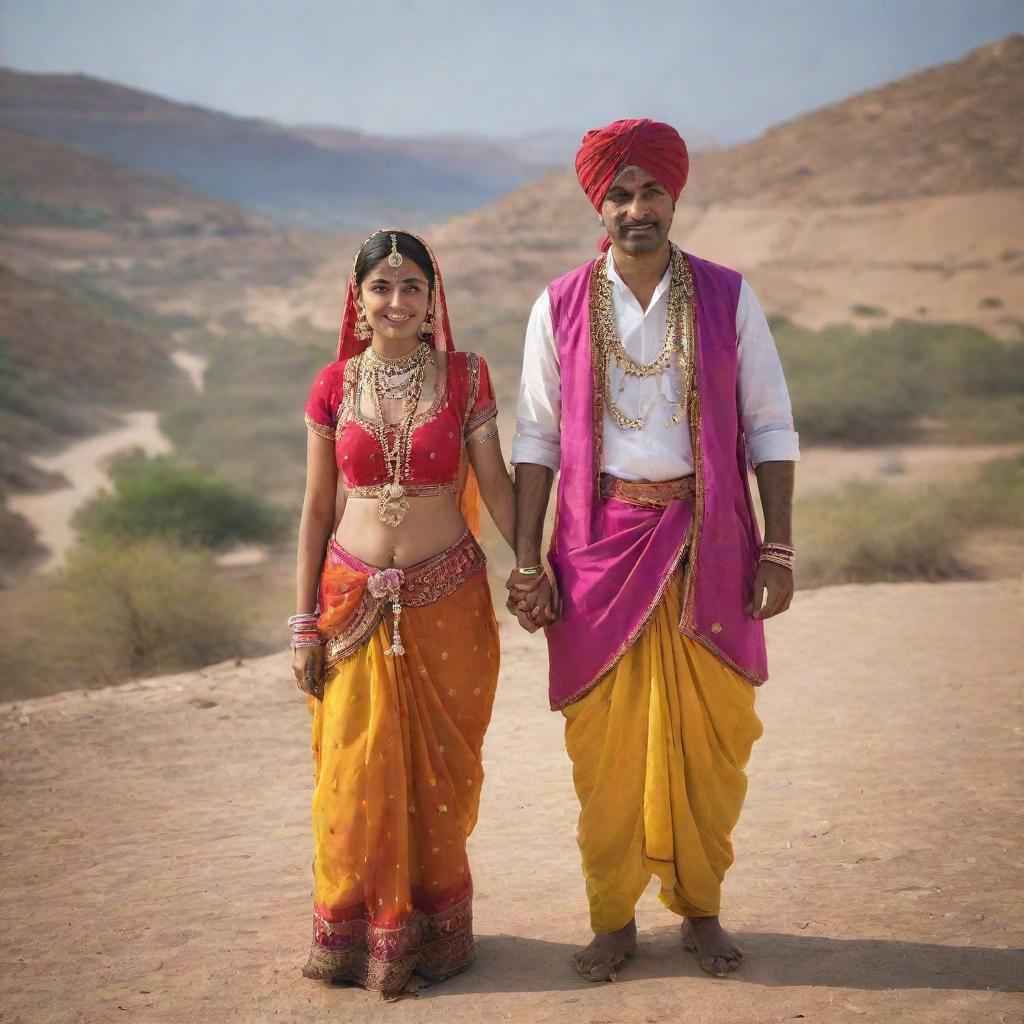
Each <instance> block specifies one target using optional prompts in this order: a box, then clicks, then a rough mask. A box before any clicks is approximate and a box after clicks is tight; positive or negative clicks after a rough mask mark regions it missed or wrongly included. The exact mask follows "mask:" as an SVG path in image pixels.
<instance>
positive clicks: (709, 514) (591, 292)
mask: <svg viewBox="0 0 1024 1024" xmlns="http://www.w3.org/2000/svg"><path fill="white" fill-rule="evenodd" d="M688 167H689V161H688V156H687V152H686V146H685V144H684V143H683V140H682V139H681V138H680V137H679V135H678V133H677V132H676V131H675V130H674V129H673V128H671V127H670V126H669V125H665V124H659V123H655V122H652V121H650V120H647V119H642V120H630V121H616V122H615V123H613V124H610V125H608V126H607V127H605V128H600V129H597V130H595V131H591V132H588V133H587V135H586V137H585V138H584V140H583V144H582V145H581V147H580V150H579V153H578V154H577V157H576V171H577V175H578V177H579V181H580V184H581V186H582V187H583V189H584V191H585V192H586V194H587V197H588V198H589V199H590V201H591V203H592V204H593V206H594V208H595V209H596V210H597V211H598V214H599V215H600V218H601V223H602V224H603V226H604V228H605V231H606V232H607V236H608V237H607V239H605V241H604V242H603V243H602V249H603V250H605V252H606V255H603V256H601V257H599V258H598V259H597V260H595V261H591V262H590V263H588V264H585V265H584V266H582V267H578V268H576V270H573V271H571V272H570V273H568V274H566V275H565V276H564V277H561V278H559V279H558V280H556V281H554V282H552V283H551V285H549V287H548V288H547V289H546V291H545V292H544V293H543V294H542V295H541V296H540V298H538V300H537V302H536V304H535V305H534V308H533V312H532V314H531V316H530V321H529V325H528V327H527V332H526V344H525V352H524V364H523V380H522V387H521V391H520V400H519V408H518V412H517V433H516V437H515V440H514V442H513V446H512V462H513V464H514V465H515V484H516V511H517V526H516V564H517V569H516V570H515V571H513V573H512V575H511V576H510V577H509V581H508V587H509V589H510V596H509V607H510V609H511V610H513V611H515V612H516V613H517V615H518V617H519V621H520V622H521V623H522V624H523V625H524V626H525V627H526V628H527V629H530V630H531V631H532V630H535V629H537V628H540V626H542V625H543V626H545V627H546V635H547V640H548V653H549V658H550V698H551V706H552V708H553V709H558V710H561V711H562V713H563V714H564V716H565V719H566V730H565V737H566V748H567V750H568V753H569V756H570V759H571V760H572V763H573V781H574V784H575V787H576V792H577V795H578V797H579V800H580V817H579V827H578V831H577V838H578V840H579V846H580V853H581V857H582V861H583V873H584V877H585V880H586V888H587V897H588V900H589V903H590V916H591V927H592V929H593V931H594V939H593V941H592V942H591V943H590V944H589V945H588V946H587V947H586V948H585V949H583V950H581V951H580V952H578V953H576V954H575V955H574V957H573V960H574V963H575V966H576V969H577V970H578V971H579V973H580V974H581V975H582V976H583V977H585V978H587V979H590V980H593V981H599V980H612V979H614V977H615V974H616V971H617V970H618V968H619V967H620V966H621V964H622V963H623V962H624V960H625V959H626V958H627V957H629V956H631V955H632V954H633V952H634V951H635V944H636V922H635V918H634V909H635V906H636V902H637V900H638V899H639V897H640V895H641V893H642V892H643V890H644V889H645V887H646V885H647V882H648V881H649V879H650V877H651V875H652V874H654V875H657V877H658V878H659V880H660V882H661V893H660V899H661V901H662V903H663V904H664V905H665V906H666V907H668V908H669V909H670V910H672V911H674V912H675V913H677V914H680V915H682V916H683V918H684V920H683V923H682V930H683V944H684V947H685V948H687V949H688V950H690V951H692V952H694V953H695V954H696V955H697V958H698V962H699V963H700V965H701V967H703V968H704V970H706V971H708V972H709V973H711V974H714V975H717V976H722V975H724V974H726V973H727V972H728V971H731V970H734V969H735V968H736V967H737V966H738V964H739V962H740V960H741V959H742V953H741V951H740V950H739V948H738V947H737V945H736V943H735V942H734V941H733V939H732V938H731V937H730V936H729V934H728V933H727V932H726V931H724V930H723V928H722V927H721V925H720V923H719V919H718V914H719V905H720V889H721V882H722V879H723V877H724V875H725V872H726V870H727V869H728V867H729V866H730V864H731V863H732V846H731V842H730V834H731V831H732V828H733V826H734V825H735V823H736V821H737V820H738V817H739V813H740V809H741V807H742V803H743V798H744V795H745V793H746V776H745V774H744V771H743V769H744V767H745V766H746V763H747V760H748V758H749V755H750V750H751V747H752V745H753V743H754V741H755V740H756V739H757V738H758V736H759V735H760V733H761V724H760V722H759V720H758V718H757V715H756V714H755V712H754V689H753V687H754V686H756V685H757V684H759V683H761V682H763V681H764V680H765V679H766V678H767V663H766V656H765V649H764V628H763V620H764V619H766V618H769V617H770V616H772V615H777V614H778V613H780V612H782V611H785V610H786V609H787V608H788V607H789V602H790V600H791V598H792V594H793V574H792V565H793V561H794V558H795V553H794V551H793V548H792V547H791V543H792V538H791V536H790V533H791V505H792V494H793V476H794V472H793V471H794V462H795V461H796V460H797V459H799V457H800V455H799V445H798V438H797V435H796V433H794V431H793V422H792V413H791V409H790V403H789V396H788V393H787V390H786V385H785V380H784V378H783V375H782V369H781V366H780V364H779V359H778V355H777V353H776V350H775V345H774V342H773V340H772V336H771V333H770V331H769V329H768V324H767V322H766V320H765V317H764V314H763V313H762V311H761V308H760V306H759V305H758V302H757V299H756V298H755V296H754V294H753V292H752V291H751V289H750V287H749V285H748V284H747V283H746V282H745V281H743V280H742V278H741V277H740V275H739V274H738V273H736V272H735V271H732V270H728V269H726V268H725V267H720V266H717V265H716V264H713V263H709V262H706V261H704V260H700V259H697V258H696V257H695V256H691V255H688V254H684V253H683V252H682V251H680V250H679V249H677V248H676V247H675V246H673V245H671V243H670V242H669V237H668V236H669V228H670V227H671V224H672V217H673V214H674V211H675V204H676V200H677V199H678V198H679V194H680V192H681V191H682V189H683V186H684V184H685V182H686V177H687V172H688ZM609 249H610V251H608V250H609ZM748 459H749V464H750V465H753V466H754V468H755V473H756V476H757V484H758V493H759V496H760V500H761V504H762V508H763V512H764V520H765V541H764V543H763V544H762V543H761V542H760V538H759V534H758V527H757V523H756V520H755V518H754V514H753V507H752V502H751V498H750V491H749V488H748V484H747V465H748ZM555 472H559V473H560V476H559V485H558V494H557V506H556V516H555V527H554V536H553V538H552V545H551V550H550V562H551V566H552V569H553V571H554V577H555V579H554V581H551V580H550V579H549V578H548V577H547V575H546V573H545V572H544V570H543V567H542V564H541V542H542V532H543V524H544V517H545V511H546V508H547V504H548V498H549V494H550V488H551V483H552V480H553V477H554V473H555Z"/></svg>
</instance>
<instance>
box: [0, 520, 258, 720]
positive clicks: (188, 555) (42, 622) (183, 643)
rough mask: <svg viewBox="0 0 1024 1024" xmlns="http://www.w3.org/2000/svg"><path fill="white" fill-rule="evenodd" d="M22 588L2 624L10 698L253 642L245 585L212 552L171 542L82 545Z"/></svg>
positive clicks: (109, 679) (177, 666)
mask: <svg viewBox="0 0 1024 1024" xmlns="http://www.w3.org/2000/svg"><path fill="white" fill-rule="evenodd" d="M14 596H15V595H5V602H4V604H5V612H9V613H10V614H6V615H5V620H6V621H5V622H4V626H3V630H2V633H0V659H2V661H3V666H4V670H3V676H2V679H0V699H3V700H13V699H18V698H21V699H24V698H27V697H37V696H41V695H43V694H47V693H55V692H58V691H60V690H67V689H75V688H78V687H94V686H103V685H106V684H108V683H116V682H120V681H123V680H125V679H131V678H135V677H139V676H150V675H155V674H158V673H161V672H173V671H184V670H186V669H190V668H196V667H199V666H202V665H209V664H211V663H214V662H218V661H223V660H225V659H226V658H232V657H236V656H238V655H241V654H242V653H243V652H244V650H245V647H246V640H247V638H246V617H245V606H244V604H243V599H242V591H241V590H240V589H239V588H237V587H232V586H230V585H229V584H226V583H224V582H222V581H221V580H218V579H217V577H216V574H215V568H214V565H213V563H212V561H211V559H210V557H209V556H208V555H206V554H203V553H199V552H195V551H188V550H184V549H182V548H179V547H176V546H174V545H173V544H170V543H167V542H165V541H158V540H147V541H139V542H137V543H133V544H124V545H119V546H115V545H104V546H92V545H89V546H81V547H79V548H77V549H76V550H75V551H74V553H73V554H72V556H71V558H70V560H69V562H68V565H67V567H66V568H65V569H63V570H62V571H61V572H60V573H58V574H57V575H56V576H55V577H53V578H47V579H44V580H40V581H38V582H36V583H34V584H33V585H31V586H27V587H26V588H24V590H19V594H18V595H17V601H16V602H15V601H14V600H13V598H14Z"/></svg>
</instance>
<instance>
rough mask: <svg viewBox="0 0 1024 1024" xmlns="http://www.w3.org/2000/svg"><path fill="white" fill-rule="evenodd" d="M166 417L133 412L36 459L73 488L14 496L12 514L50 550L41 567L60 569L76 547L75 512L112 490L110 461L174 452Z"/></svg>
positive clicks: (36, 462) (40, 466)
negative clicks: (137, 452) (133, 451)
mask: <svg viewBox="0 0 1024 1024" xmlns="http://www.w3.org/2000/svg"><path fill="white" fill-rule="evenodd" d="M159 418H160V414H159V413H156V412H146V411H140V412H129V413H125V415H124V416H123V417H122V423H121V425H120V426H118V427H115V428H114V429H113V430H107V431H104V432H103V433H102V434H94V435H93V436H92V437H87V438H84V439H83V440H81V441H75V442H74V443H73V444H71V445H69V446H68V447H67V448H65V449H64V450H63V451H60V452H58V453H57V454H55V455H33V456H32V457H31V459H32V462H34V463H35V464H36V465H37V466H38V467H39V468H40V469H43V470H46V471H47V472H50V473H61V474H63V476H64V477H66V478H67V480H68V481H69V484H70V486H68V487H62V488H60V489H59V490H56V491H47V492H46V493H45V494H12V495H10V496H9V497H8V499H7V503H8V506H9V507H10V509H11V511H13V512H17V513H18V514H19V515H23V516H24V517H25V518H26V519H27V520H28V521H29V522H30V523H31V524H32V525H33V526H34V527H35V528H36V531H37V532H38V534H39V542H40V544H42V545H43V546H44V547H45V548H46V549H47V550H48V551H49V554H48V555H47V557H46V560H45V561H44V562H42V563H41V564H40V565H39V566H38V567H37V568H38V571H47V570H49V569H53V568H55V567H56V566H57V565H59V564H60V562H61V561H62V560H63V558H64V556H65V555H66V554H67V553H68V551H69V550H70V549H71V547H72V545H73V544H74V543H75V530H74V528H73V527H72V525H71V518H72V516H73V515H74V514H75V512H76V511H77V510H78V509H79V508H80V507H81V506H82V505H83V504H85V502H87V501H88V500H89V499H90V498H92V497H93V496H94V495H95V494H97V493H98V492H99V491H101V490H103V488H105V487H109V486H110V476H109V475H108V473H107V470H106V466H107V462H108V460H109V459H110V457H111V456H112V455H116V454H117V453H118V452H123V451H126V450H128V449H130V448H141V449H142V450H143V451H145V452H146V453H147V454H149V455H163V454H166V453H167V452H169V451H171V442H170V441H168V440H167V438H166V437H164V435H163V434H162V433H161V432H160V425H159Z"/></svg>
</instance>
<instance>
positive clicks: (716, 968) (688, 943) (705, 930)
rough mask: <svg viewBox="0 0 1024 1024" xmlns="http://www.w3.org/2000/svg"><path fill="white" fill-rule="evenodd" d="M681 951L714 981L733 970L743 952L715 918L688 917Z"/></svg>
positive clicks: (684, 926)
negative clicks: (692, 959)
mask: <svg viewBox="0 0 1024 1024" xmlns="http://www.w3.org/2000/svg"><path fill="white" fill-rule="evenodd" d="M683 949H685V950H686V951H687V952H689V953H693V954H694V955H695V956H696V957H697V963H699V964H700V966H701V968H702V969H703V970H705V971H707V972H708V974H713V975H714V976H715V977H716V978H724V977H725V976H726V975H727V974H728V973H729V972H730V971H735V970H736V968H737V967H739V965H740V961H741V960H742V959H743V950H742V949H740V947H739V946H737V945H736V940H735V939H734V938H733V937H732V936H731V935H730V934H729V933H728V932H727V931H726V930H725V929H724V928H723V927H722V924H721V922H720V921H719V920H718V918H717V917H688V918H686V920H685V921H683Z"/></svg>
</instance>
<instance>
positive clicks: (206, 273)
mask: <svg viewBox="0 0 1024 1024" xmlns="http://www.w3.org/2000/svg"><path fill="white" fill-rule="evenodd" d="M351 244H352V243H351V240H350V239H348V238H347V237H346V236H341V237H340V238H338V239H335V238H331V237H328V236H324V235H321V234H317V233H313V232H304V231H300V230H294V229H289V230H286V229H282V228H280V227H278V226H275V225H274V224H272V223H271V222H269V221H267V220H266V219H264V218H261V217H258V216H256V215H254V214H252V213H250V212H248V211H246V210H243V209H241V208H240V207H238V206H235V205H232V204H230V203H226V202H223V201H221V200H217V199H211V198H209V197H207V196H201V195H196V194H195V193H194V192H190V191H189V190H188V189H187V188H185V187H184V186H183V185H181V184H180V183H179V182H175V181H172V180H170V179H167V178H164V177H161V176H160V175H157V174H154V173H152V172H148V171H139V170H136V169H134V168H130V167H126V166H124V165H121V164H117V163H114V162H112V161H110V160H106V159H103V158H101V157H96V156H93V155H92V154H89V153H85V152H83V151H81V150H78V149H75V148H72V147H69V146H64V145H62V144H60V143H56V142H51V141H48V140H45V139H38V138H34V137H32V136H27V135H23V134H22V133H20V132H17V131H14V130H13V129H10V128H3V127H0V262H3V263H6V264H7V265H8V266H10V267H12V268H13V269H15V270H17V271H19V272H21V273H23V274H25V275H26V276H30V277H36V278H39V279H42V280H57V279H58V278H64V277H71V278H73V279H74V281H75V282H77V283H84V284H86V285H87V286H88V287H90V288H98V289H101V290H104V291H108V292H110V293H111V294H114V295H117V296H119V297H120V298H121V299H124V300H126V301H129V302H132V303H140V304H142V305H144V306H146V307H147V308H148V309H149V310H150V311H151V312H155V313H162V314H176V315H181V316H185V317H188V318H192V319H196V320H203V321H213V320H216V319H218V318H222V317H225V316H229V317H233V318H235V319H237V317H238V315H239V314H238V309H239V307H240V306H241V305H242V304H243V303H244V293H245V290H246V289H247V288H249V287H254V286H259V285H267V284H270V283H273V284H277V285H281V284H287V283H288V282H289V281H291V280H293V279H295V278H297V277H305V276H306V275H308V274H310V273H311V272H312V270H313V269H314V268H315V267H318V266H320V265H321V264H322V263H323V261H324V260H325V259H326V258H328V257H329V255H330V254H331V253H332V252H334V251H337V250H344V251H347V250H348V248H349V246H350V245H351Z"/></svg>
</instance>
